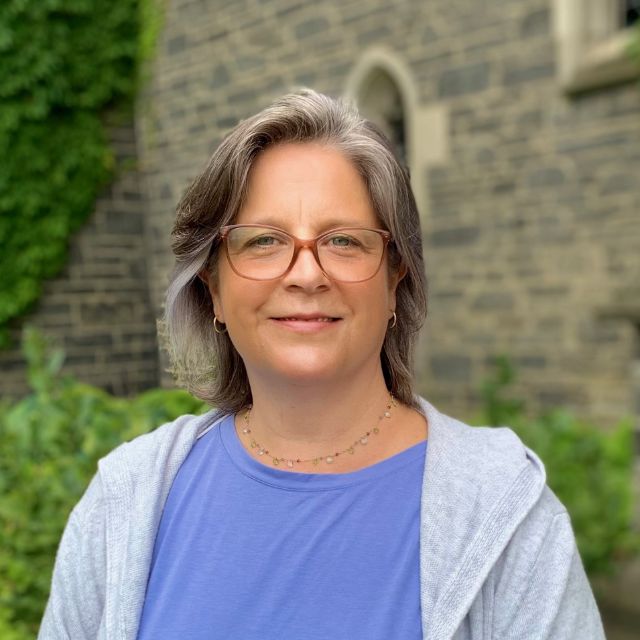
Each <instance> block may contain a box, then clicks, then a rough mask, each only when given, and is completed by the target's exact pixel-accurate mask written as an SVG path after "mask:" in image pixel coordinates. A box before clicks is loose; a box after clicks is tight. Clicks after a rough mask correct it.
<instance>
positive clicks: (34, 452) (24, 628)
mask: <svg viewBox="0 0 640 640" xmlns="http://www.w3.org/2000/svg"><path fill="white" fill-rule="evenodd" d="M24 353H25V356H26V358H27V361H28V371H29V381H30V385H31V387H32V389H33V393H32V394H31V395H29V396H28V397H26V398H24V399H23V400H20V401H19V402H17V403H14V404H11V403H9V402H6V401H5V402H4V403H2V406H0V409H1V411H0V442H2V448H1V449H0V576H2V581H1V582H0V638H3V639H5V638H6V639H7V640H12V639H14V638H15V640H24V639H26V638H32V637H34V635H35V632H36V631H37V628H38V624H39V621H40V619H41V617H42V613H43V610H44V605H45V603H46V598H47V595H48V592H49V588H50V580H51V570H52V567H53V560H54V557H55V552H56V549H57V546H58V543H59V541H60V536H61V535H62V530H63V528H64V525H65V523H66V520H67V518H68V515H69V512H70V511H71V508H72V507H73V505H74V504H75V503H76V502H77V501H78V499H79V498H80V496H81V495H82V493H83V491H84V490H85V488H86V486H87V484H88V483H89V480H90V479H91V477H92V476H93V474H94V473H95V470H96V463H97V460H98V459H99V458H101V457H102V456H104V455H105V454H106V453H108V452H109V451H110V450H111V449H113V448H114V447H115V446H117V445H118V444H120V443H121V442H123V441H125V440H128V439H131V438H133V437H135V436H137V435H139V434H141V433H145V432H148V431H150V430H151V429H153V428H154V427H157V426H159V425H160V424H162V423H164V422H167V421H169V420H172V419H174V418H176V417H177V416H179V415H181V414H185V413H199V412H201V411H202V410H203V409H204V408H205V407H204V405H203V404H202V402H200V401H199V400H196V399H195V398H193V397H192V396H190V395H189V394H187V393H186V392H184V391H179V390H159V389H155V390H152V391H148V392H146V393H143V394H141V395H139V396H137V397H134V398H130V399H127V398H115V397H113V396H111V395H109V394H107V393H105V392H104V391H101V390H100V389H96V388H94V387H91V386H89V385H86V384H82V383H80V382H78V381H76V380H74V379H72V378H63V377H61V376H60V373H59V370H60V366H61V364H62V360H63V357H62V354H61V352H60V351H56V350H51V349H50V348H49V346H48V345H47V343H46V341H45V340H44V339H43V338H42V336H41V335H39V334H38V333H36V332H34V331H27V332H25V340H24Z"/></svg>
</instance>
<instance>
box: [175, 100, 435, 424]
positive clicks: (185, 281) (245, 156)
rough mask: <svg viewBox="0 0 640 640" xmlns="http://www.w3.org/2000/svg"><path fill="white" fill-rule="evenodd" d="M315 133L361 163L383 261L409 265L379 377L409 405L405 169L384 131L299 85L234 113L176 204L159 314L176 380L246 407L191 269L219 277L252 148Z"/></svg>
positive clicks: (229, 351) (418, 321) (414, 298)
mask: <svg viewBox="0 0 640 640" xmlns="http://www.w3.org/2000/svg"><path fill="white" fill-rule="evenodd" d="M287 142H292V143H304V142H315V143H321V144H325V145H328V146H331V147H332V148H335V149H337V150H339V151H341V152H342V153H344V154H345V157H347V158H348V159H350V160H351V162H352V163H353V165H354V166H355V167H356V168H357V169H358V171H359V173H360V174H361V176H362V178H363V179H364V181H365V184H366V186H367V189H368V191H369V194H370V197H371V202H372V204H373V207H374V210H375V212H376V213H377V215H378V217H379V219H380V222H381V224H382V225H383V226H384V227H385V228H386V229H387V230H388V231H390V232H391V234H392V236H393V242H392V243H391V244H390V245H389V255H388V260H389V265H388V266H389V268H390V269H394V268H395V269H398V268H402V267H404V269H406V275H405V277H404V278H403V279H402V280H401V281H400V283H399V285H398V288H397V291H396V314H397V323H396V326H395V327H394V328H392V329H389V330H388V331H387V334H386V337H385V340H384V345H383V347H382V352H381V354H380V357H381V363H382V368H383V372H384V377H385V381H386V383H387V386H388V388H389V390H390V391H391V392H392V393H393V394H394V395H395V396H396V398H398V400H400V401H401V402H403V403H405V404H407V405H409V406H415V400H414V395H413V375H412V361H413V351H414V347H415V342H416V339H417V337H418V331H419V329H420V327H421V326H422V324H423V322H424V320H425V318H426V314H427V283H426V276H425V271H424V262H423V256H422V234H421V231H420V220H419V215H418V210H417V207H416V203H415V199H414V196H413V193H412V191H411V187H410V184H409V175H408V172H407V171H406V169H404V168H403V166H402V165H401V164H400V163H399V162H398V160H397V158H396V156H395V154H394V151H393V149H392V147H391V144H390V143H389V141H388V140H387V139H386V137H385V136H384V135H383V134H382V133H381V131H380V130H379V129H378V128H377V127H376V126H375V125H374V124H372V123H371V122H369V121H368V120H365V119H364V118H362V117H361V116H360V114H359V113H358V111H357V110H356V108H355V107H354V106H353V105H351V104H349V103H347V102H345V101H342V100H335V99H333V98H330V97H328V96H325V95H322V94H320V93H316V92H314V91H311V90H308V89H304V90H301V91H298V92H296V93H291V94H288V95H285V96H283V97H281V98H280V99H278V100H276V101H275V102H274V103H273V104H272V105H271V106H269V107H267V108H266V109H264V110H263V111H261V112H260V113H258V114H257V115H255V116H253V117H251V118H248V119H247V120H244V121H242V122H240V123H239V124H238V125H237V126H236V127H235V128H234V129H233V130H232V131H231V132H230V133H229V134H228V135H227V136H226V137H225V138H224V140H223V141H222V143H221V144H220V146H219V147H218V148H217V149H216V151H215V152H214V153H213V155H212V156H211V158H210V160H209V162H208V163H207V165H206V168H205V169H204V171H203V172H202V174H201V175H199V176H198V177H197V178H196V179H195V180H194V181H193V183H192V184H191V186H190V187H189V188H188V190H187V192H186V193H185V195H184V197H183V198H182V200H181V202H180V203H179V205H178V208H177V219H176V223H175V226H174V229H173V232H172V238H173V242H172V248H173V252H174V254H175V257H176V264H175V269H174V272H173V275H172V278H171V282H170V284H169V287H168V290H167V296H166V303H165V314H164V320H163V325H164V327H163V334H164V342H165V343H166V345H165V346H166V347H167V350H168V352H169V356H170V360H171V371H172V372H173V374H174V376H175V377H176V379H177V381H178V383H179V384H181V385H182V386H184V387H186V388H187V389H188V390H189V391H190V392H191V393H193V394H194V395H195V396H197V397H198V398H201V399H202V400H204V401H205V402H207V403H209V404H211V405H213V406H217V407H219V408H221V409H223V410H225V411H228V412H236V411H239V410H240V409H242V408H244V407H246V406H248V405H249V404H250V403H251V401H252V399H251V389H250V387H249V380H248V377H247V372H246V369H245V366H244V363H243V361H242V359H241V357H240V355H239V353H238V352H237V351H236V349H235V347H234V346H233V344H232V343H231V340H230V339H229V336H228V334H226V333H223V334H221V333H216V332H215V331H214V328H213V304H212V302H211V298H210V295H209V291H208V289H207V287H206V286H205V284H204V283H203V282H202V281H201V280H200V278H198V273H199V272H200V271H201V270H202V269H203V268H205V269H207V270H209V273H211V275H212V276H213V277H214V278H215V277H216V270H217V269H216V265H217V256H218V249H219V241H218V232H219V229H220V227H222V226H223V225H226V224H230V223H231V222H232V221H233V220H234V218H235V216H236V215H237V213H238V211H239V210H240V208H241V206H242V203H243V200H244V197H245V193H246V190H247V178H248V175H249V172H250V170H251V166H252V164H253V162H254V161H255V159H256V156H257V155H258V154H259V153H260V152H261V151H263V150H264V149H266V148H267V147H269V146H271V145H276V144H282V143H287Z"/></svg>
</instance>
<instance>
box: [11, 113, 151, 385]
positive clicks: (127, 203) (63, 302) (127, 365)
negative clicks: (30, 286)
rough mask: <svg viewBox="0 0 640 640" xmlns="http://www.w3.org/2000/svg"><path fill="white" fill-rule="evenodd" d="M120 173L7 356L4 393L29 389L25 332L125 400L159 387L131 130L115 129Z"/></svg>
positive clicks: (68, 369) (72, 369) (69, 369)
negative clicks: (38, 334) (36, 333)
mask: <svg viewBox="0 0 640 640" xmlns="http://www.w3.org/2000/svg"><path fill="white" fill-rule="evenodd" d="M111 140H112V143H113V145H114V150H115V153H116V158H117V162H118V166H119V167H120V169H119V175H118V177H117V179H116V180H115V182H114V184H113V185H112V186H111V187H110V188H109V189H108V190H107V191H106V192H105V193H103V194H102V195H101V196H100V198H99V199H98V201H97V203H96V208H95V212H94V213H93V215H92V216H91V218H90V220H89V221H88V222H87V224H86V225H85V226H84V227H83V228H82V229H81V230H80V231H79V232H78V233H77V234H76V235H75V236H74V237H73V238H72V239H71V242H70V257H69V261H68V264H67V266H66V268H65V270H64V271H63V272H62V273H61V274H60V275H59V276H57V277H56V278H54V279H52V280H50V281H48V282H47V283H46V284H45V287H44V293H43V295H42V297H41V299H40V301H39V303H38V305H37V307H36V309H34V311H33V312H32V313H31V314H29V315H28V316H27V317H26V318H24V319H23V320H22V321H21V322H20V323H16V328H15V330H14V331H13V337H14V346H13V347H12V348H10V349H8V350H2V351H0V395H2V396H9V397H19V396H21V395H23V394H24V393H25V392H26V391H27V385H26V376H25V367H24V361H23V359H22V355H21V353H20V334H21V330H20V326H21V325H22V324H26V323H28V324H31V325H34V326H36V327H38V328H39V329H40V330H41V331H42V332H43V334H44V335H46V336H48V337H49V338H51V339H52V342H53V343H54V344H56V345H58V346H60V347H62V348H63V349H64V351H65V353H66V360H65V364H64V368H63V372H64V373H66V374H72V375H74V376H76V377H78V378H79V379H80V380H82V381H83V382H87V383H90V384H94V385H97V386H100V387H102V388H104V389H107V390H108V391H111V392H112V393H115V394H118V395H126V394H131V393H135V392H138V391H141V390H144V389H148V388H149V387H153V386H156V385H157V384H158V357H157V346H156V338H155V335H156V331H155V318H154V315H153V312H152V308H151V303H150V297H149V290H148V286H147V281H148V276H149V274H148V273H147V266H146V251H147V250H146V239H145V234H144V228H145V222H144V211H145V205H144V202H143V200H142V198H141V194H140V184H139V183H140V176H139V173H138V171H137V170H136V169H135V168H134V166H133V165H134V164H135V159H136V148H135V135H134V127H133V125H132V124H129V125H120V126H114V127H112V128H111Z"/></svg>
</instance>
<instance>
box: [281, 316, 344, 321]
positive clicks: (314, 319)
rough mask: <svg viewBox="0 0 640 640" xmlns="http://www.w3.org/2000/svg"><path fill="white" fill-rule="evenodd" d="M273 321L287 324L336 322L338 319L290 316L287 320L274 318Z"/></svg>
mask: <svg viewBox="0 0 640 640" xmlns="http://www.w3.org/2000/svg"><path fill="white" fill-rule="evenodd" d="M274 320H282V321H288V322H336V320H339V318H327V317H318V318H298V317H296V316H291V317H288V318H274Z"/></svg>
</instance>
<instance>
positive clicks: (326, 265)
mask: <svg viewBox="0 0 640 640" xmlns="http://www.w3.org/2000/svg"><path fill="white" fill-rule="evenodd" d="M383 252H384V240H383V238H382V236H381V235H380V234H379V233H377V232H375V231H371V230H369V229H339V230H337V231H334V232H331V233H328V234H326V235H324V236H322V237H321V238H320V240H319V242H318V256H319V257H320V264H321V266H322V268H323V270H324V271H325V273H326V274H327V275H328V276H329V277H331V278H335V279H336V280H341V281H343V282H358V281H360V280H368V279H369V278H372V277H373V276H374V275H375V273H376V271H378V269H379V267H380V263H381V262H382V254H383Z"/></svg>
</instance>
